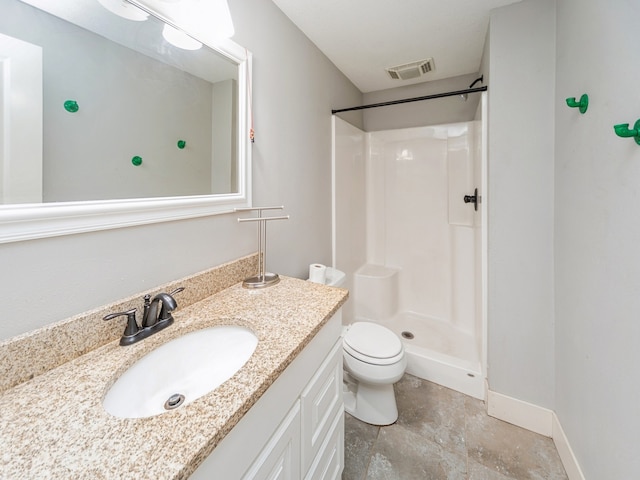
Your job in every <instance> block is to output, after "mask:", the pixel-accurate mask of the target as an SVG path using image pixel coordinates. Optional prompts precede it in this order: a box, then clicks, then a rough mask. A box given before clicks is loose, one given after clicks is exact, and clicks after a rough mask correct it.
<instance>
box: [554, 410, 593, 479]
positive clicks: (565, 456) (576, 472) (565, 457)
mask: <svg viewBox="0 0 640 480" xmlns="http://www.w3.org/2000/svg"><path fill="white" fill-rule="evenodd" d="M552 432H553V433H552V438H553V443H555V445H556V450H558V455H560V460H562V465H563V466H564V469H565V471H566V472H567V476H568V477H569V480H585V478H584V474H583V473H582V469H581V468H580V465H579V464H578V460H577V459H576V456H575V455H574V454H573V450H572V449H571V445H569V440H568V439H567V436H566V435H565V434H564V430H562V426H561V425H560V420H558V416H557V415H556V414H555V412H553V419H552Z"/></svg>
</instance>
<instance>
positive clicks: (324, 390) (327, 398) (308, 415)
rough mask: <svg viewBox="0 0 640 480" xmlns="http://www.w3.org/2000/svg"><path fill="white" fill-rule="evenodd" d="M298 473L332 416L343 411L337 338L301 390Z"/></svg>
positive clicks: (312, 454)
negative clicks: (300, 448)
mask: <svg viewBox="0 0 640 480" xmlns="http://www.w3.org/2000/svg"><path fill="white" fill-rule="evenodd" d="M300 399H301V409H302V473H303V474H304V472H306V471H307V470H308V469H309V467H310V466H311V462H312V461H313V459H314V458H316V456H317V454H318V452H319V450H320V447H321V446H322V444H323V442H324V440H325V438H326V437H327V435H328V434H329V432H330V430H331V427H332V424H333V420H334V419H335V417H336V415H337V414H338V413H340V414H342V412H343V411H344V403H343V399H342V342H341V341H338V342H337V343H336V344H335V345H334V347H333V349H332V350H331V353H330V354H329V355H328V356H327V358H326V359H325V361H324V362H323V363H322V365H321V366H320V368H319V369H318V371H317V372H316V374H315V375H314V377H313V378H312V379H311V381H310V382H309V384H308V385H307V387H306V388H305V389H304V390H303V392H302V395H301V397H300Z"/></svg>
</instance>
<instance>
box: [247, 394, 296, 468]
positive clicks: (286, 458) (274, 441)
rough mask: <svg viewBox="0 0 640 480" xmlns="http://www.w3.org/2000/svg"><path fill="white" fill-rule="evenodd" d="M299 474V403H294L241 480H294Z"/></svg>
mask: <svg viewBox="0 0 640 480" xmlns="http://www.w3.org/2000/svg"><path fill="white" fill-rule="evenodd" d="M299 472H300V402H296V403H295V405H294V406H293V408H292V409H291V410H290V411H289V413H288V414H287V416H286V417H285V419H284V420H283V421H282V423H281V424H280V426H279V427H278V430H276V433H274V434H273V436H272V437H271V439H270V440H269V443H267V445H266V446H265V447H264V449H263V450H262V452H261V453H260V455H259V456H258V458H257V459H256V460H255V462H253V465H251V467H250V468H249V470H248V471H247V473H245V474H244V475H243V477H242V480H296V479H297V478H299Z"/></svg>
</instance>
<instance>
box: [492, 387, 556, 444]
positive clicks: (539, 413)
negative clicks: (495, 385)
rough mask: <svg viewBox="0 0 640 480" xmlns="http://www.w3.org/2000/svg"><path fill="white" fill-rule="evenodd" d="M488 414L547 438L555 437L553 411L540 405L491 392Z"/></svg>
mask: <svg viewBox="0 0 640 480" xmlns="http://www.w3.org/2000/svg"><path fill="white" fill-rule="evenodd" d="M487 413H488V414H489V415H490V416H492V417H495V418H497V419H499V420H504V421H505V422H509V423H511V424H513V425H517V426H518V427H522V428H526V429H527V430H531V431H532V432H535V433H539V434H540V435H544V436H545V437H551V436H552V435H553V429H552V417H553V411H552V410H548V409H546V408H543V407H539V406H538V405H533V404H531V403H527V402H523V401H522V400H517V399H515V398H512V397H507V396H506V395H502V394H501V393H496V392H492V391H491V390H489V393H488V395H487Z"/></svg>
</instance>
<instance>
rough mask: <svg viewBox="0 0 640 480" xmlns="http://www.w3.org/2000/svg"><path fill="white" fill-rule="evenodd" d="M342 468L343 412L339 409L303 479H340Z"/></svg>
mask: <svg viewBox="0 0 640 480" xmlns="http://www.w3.org/2000/svg"><path fill="white" fill-rule="evenodd" d="M342 470H344V412H342V411H340V412H338V414H337V415H336V417H335V418H334V419H333V422H332V423H331V430H329V434H328V435H327V438H326V439H325V442H324V443H323V444H322V446H321V447H320V451H319V452H318V455H316V458H315V460H314V462H313V463H312V464H311V468H310V469H309V472H308V473H307V476H306V477H305V480H340V478H341V477H342Z"/></svg>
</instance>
